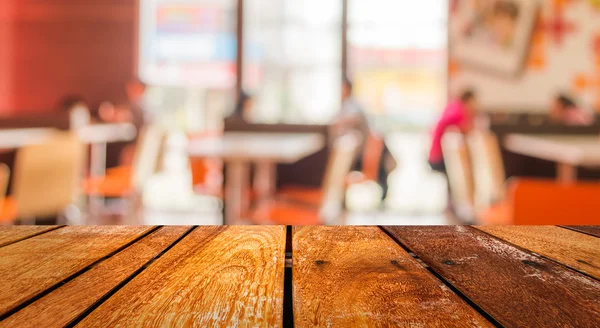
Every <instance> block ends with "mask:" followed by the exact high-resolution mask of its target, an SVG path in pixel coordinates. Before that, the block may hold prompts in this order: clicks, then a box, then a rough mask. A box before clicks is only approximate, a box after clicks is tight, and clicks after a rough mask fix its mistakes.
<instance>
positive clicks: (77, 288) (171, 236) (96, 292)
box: [1, 227, 191, 328]
mask: <svg viewBox="0 0 600 328" xmlns="http://www.w3.org/2000/svg"><path fill="white" fill-rule="evenodd" d="M190 229H191V227H164V228H160V229H159V230H157V231H155V232H153V233H152V234H150V235H148V236H146V237H145V238H143V239H141V240H140V241H139V242H137V243H135V244H133V245H131V246H130V247H127V248H126V249H124V250H123V251H121V252H119V253H117V254H116V255H114V256H113V257H110V258H108V259H107V260H105V261H104V262H102V263H100V264H99V265H97V266H95V267H93V268H91V269H90V270H89V271H87V272H85V273H83V274H82V275H80V276H78V277H77V278H75V279H73V280H71V281H69V282H68V283H66V284H65V285H62V286H60V287H59V288H58V289H56V290H54V291H52V292H51V293H50V294H47V295H46V296H44V297H42V298H40V299H39V300H37V301H35V302H33V303H32V304H30V305H29V306H27V307H25V308H24V309H22V310H21V311H18V312H16V313H15V314H14V315H12V316H10V317H9V318H8V319H7V320H5V321H3V322H2V323H1V326H2V327H19V328H23V327H32V328H35V327H46V328H50V327H64V326H66V325H67V324H69V323H70V322H72V321H73V320H75V319H76V318H77V317H78V316H79V315H81V314H82V313H84V312H85V311H86V310H87V309H88V308H90V307H91V306H92V305H93V304H94V303H95V302H96V301H98V300H100V299H101V298H102V297H103V296H105V295H106V294H108V293H109V292H110V291H111V290H112V289H113V288H115V287H117V286H118V285H119V284H120V283H122V282H123V281H124V280H125V279H127V278H128V277H129V276H131V275H132V274H134V273H135V271H136V270H138V269H140V268H141V267H142V266H143V265H144V264H146V263H147V262H148V261H150V260H151V259H152V258H154V257H155V256H157V255H158V254H159V253H160V252H162V251H163V250H165V249H166V248H167V247H168V246H169V245H171V244H172V243H174V242H175V241H177V239H178V238H180V237H182V236H183V235H184V234H185V233H186V232H187V231H189V230H190Z"/></svg>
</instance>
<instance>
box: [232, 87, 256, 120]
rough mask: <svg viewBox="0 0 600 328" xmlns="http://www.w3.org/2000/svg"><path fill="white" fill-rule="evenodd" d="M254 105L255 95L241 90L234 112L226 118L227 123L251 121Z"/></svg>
mask: <svg viewBox="0 0 600 328" xmlns="http://www.w3.org/2000/svg"><path fill="white" fill-rule="evenodd" d="M253 106H254V99H253V97H252V96H251V95H249V94H247V93H246V92H244V91H241V92H240V94H239V95H238V101H237V104H236V105H235V108H234V109H233V113H231V115H229V116H228V117H226V118H225V125H226V126H227V125H235V124H244V123H250V116H251V113H252V107H253Z"/></svg>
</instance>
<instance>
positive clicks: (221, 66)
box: [139, 0, 237, 130]
mask: <svg viewBox="0 0 600 328" xmlns="http://www.w3.org/2000/svg"><path fill="white" fill-rule="evenodd" d="M236 4H237V1H235V0H141V1H140V43H139V75H140V78H141V79H142V80H143V81H145V82H146V83H148V84H149V85H151V86H152V87H151V88H150V89H149V92H148V93H149V102H150V103H151V106H149V107H153V108H160V109H161V111H160V112H159V113H157V115H159V116H162V120H161V122H163V123H165V124H166V125H169V126H170V127H173V126H177V127H182V128H185V129H187V130H203V129H213V128H216V126H214V125H218V124H220V122H217V121H216V120H215V119H214V117H216V116H221V117H222V112H223V111H225V110H226V108H225V107H231V106H232V102H233V99H234V97H233V93H234V89H235V84H236V79H237V77H236V56H237V41H236V33H235V31H236V17H237V15H236ZM227 100H231V101H227Z"/></svg>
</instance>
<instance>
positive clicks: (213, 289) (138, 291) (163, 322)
mask: <svg viewBox="0 0 600 328" xmlns="http://www.w3.org/2000/svg"><path fill="white" fill-rule="evenodd" d="M284 256H285V227H275V226H271V227H267V226H263V227H251V226H243V227H242V226H231V227H199V228H196V230H194V231H192V233H190V234H189V235H187V236H186V237H185V238H184V239H183V240H182V241H180V242H179V243H178V244H177V245H175V247H173V248H172V249H171V250H169V251H168V252H167V253H165V254H164V255H163V256H162V257H161V258H160V259H158V260H157V261H156V262H154V263H153V264H152V265H150V266H149V267H148V268H147V269H145V270H144V271H143V272H142V273H141V274H140V275H138V276H137V277H136V278H134V279H133V280H132V281H130V282H129V283H128V284H127V285H125V286H124V287H123V288H122V289H120V290H119V291H118V292H117V293H115V294H114V295H113V296H112V297H111V298H110V299H108V300H107V301H106V302H105V303H103V304H102V305H101V306H100V307H98V308H97V309H96V310H95V311H93V312H92V313H90V315H89V316H87V317H86V318H85V319H84V320H82V321H81V322H80V323H79V325H78V326H81V327H117V326H120V327H141V326H144V327H280V326H281V324H282V320H283V273H284Z"/></svg>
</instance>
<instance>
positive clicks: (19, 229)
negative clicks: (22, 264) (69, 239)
mask: <svg viewBox="0 0 600 328" xmlns="http://www.w3.org/2000/svg"><path fill="white" fill-rule="evenodd" d="M56 228H58V226H0V247H2V246H6V245H8V244H12V243H14V242H17V241H19V240H23V239H26V238H29V237H31V236H35V235H38V234H41V233H44V232H46V231H49V230H54V229H56Z"/></svg>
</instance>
